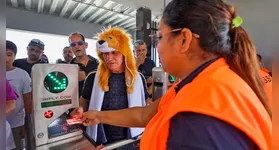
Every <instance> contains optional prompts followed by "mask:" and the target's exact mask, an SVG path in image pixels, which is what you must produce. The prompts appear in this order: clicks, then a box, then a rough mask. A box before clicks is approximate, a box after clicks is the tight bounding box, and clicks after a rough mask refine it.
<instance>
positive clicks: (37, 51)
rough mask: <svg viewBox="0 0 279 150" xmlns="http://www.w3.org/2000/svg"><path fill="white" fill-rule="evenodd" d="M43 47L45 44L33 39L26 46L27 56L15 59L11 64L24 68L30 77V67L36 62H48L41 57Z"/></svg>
mask: <svg viewBox="0 0 279 150" xmlns="http://www.w3.org/2000/svg"><path fill="white" fill-rule="evenodd" d="M44 49H45V44H44V43H43V42H42V41H41V40H39V39H33V40H31V41H30V42H29V44H28V46H27V55H28V57H27V58H23V59H17V60H15V61H14V64H13V66H15V67H18V68H21V69H23V70H25V71H26V72H27V73H28V74H29V76H30V77H31V70H32V67H33V66H34V65H35V64H37V63H48V62H46V61H45V60H43V59H41V57H42V55H43V53H44Z"/></svg>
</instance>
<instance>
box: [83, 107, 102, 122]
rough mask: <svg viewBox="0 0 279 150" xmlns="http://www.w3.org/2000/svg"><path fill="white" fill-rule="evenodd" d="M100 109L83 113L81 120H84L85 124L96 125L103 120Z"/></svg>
mask: <svg viewBox="0 0 279 150" xmlns="http://www.w3.org/2000/svg"><path fill="white" fill-rule="evenodd" d="M100 113H101V112H100V111H96V110H90V111H87V112H85V113H83V115H82V118H81V120H82V121H83V125H84V126H89V125H96V124H99V123H100V122H101V121H100V120H101V116H100Z"/></svg>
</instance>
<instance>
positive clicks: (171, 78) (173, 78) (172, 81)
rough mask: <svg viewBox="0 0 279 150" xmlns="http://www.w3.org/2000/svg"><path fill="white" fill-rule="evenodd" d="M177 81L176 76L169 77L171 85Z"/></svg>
mask: <svg viewBox="0 0 279 150" xmlns="http://www.w3.org/2000/svg"><path fill="white" fill-rule="evenodd" d="M175 80H176V77H175V76H172V75H169V82H170V83H174V82H175Z"/></svg>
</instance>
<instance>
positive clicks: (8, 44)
mask: <svg viewBox="0 0 279 150" xmlns="http://www.w3.org/2000/svg"><path fill="white" fill-rule="evenodd" d="M6 49H10V50H11V51H13V52H14V53H15V55H16V53H17V47H16V45H15V43H13V42H12V41H8V40H6Z"/></svg>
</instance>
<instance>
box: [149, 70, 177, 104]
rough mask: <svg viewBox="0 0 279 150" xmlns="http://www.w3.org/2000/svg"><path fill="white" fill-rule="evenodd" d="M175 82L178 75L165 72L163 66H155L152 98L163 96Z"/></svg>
mask: <svg viewBox="0 0 279 150" xmlns="http://www.w3.org/2000/svg"><path fill="white" fill-rule="evenodd" d="M175 82H176V77H174V76H172V75H170V74H168V73H166V72H164V70H163V69H162V68H161V67H154V68H153V69H152V85H153V89H152V100H153V101H155V100H157V99H159V98H161V97H162V96H163V95H164V94H165V93H166V91H167V90H168V88H169V87H170V86H172V85H173V83H175Z"/></svg>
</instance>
